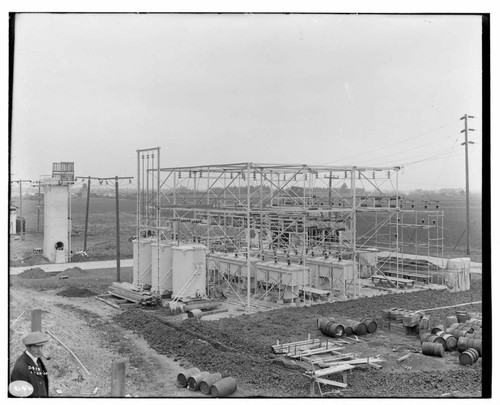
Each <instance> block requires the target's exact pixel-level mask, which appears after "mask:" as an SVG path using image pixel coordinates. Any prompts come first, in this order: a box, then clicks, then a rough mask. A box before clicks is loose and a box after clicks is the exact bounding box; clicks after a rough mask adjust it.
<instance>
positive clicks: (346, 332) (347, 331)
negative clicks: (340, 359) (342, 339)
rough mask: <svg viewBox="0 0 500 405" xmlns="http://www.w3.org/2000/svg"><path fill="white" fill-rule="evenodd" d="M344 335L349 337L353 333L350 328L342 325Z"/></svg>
mask: <svg viewBox="0 0 500 405" xmlns="http://www.w3.org/2000/svg"><path fill="white" fill-rule="evenodd" d="M344 333H345V335H346V336H351V335H353V334H354V331H353V330H352V327H351V326H349V325H344Z"/></svg>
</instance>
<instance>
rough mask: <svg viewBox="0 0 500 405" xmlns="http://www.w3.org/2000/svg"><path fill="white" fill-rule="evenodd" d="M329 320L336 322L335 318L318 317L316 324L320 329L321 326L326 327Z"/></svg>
mask: <svg viewBox="0 0 500 405" xmlns="http://www.w3.org/2000/svg"><path fill="white" fill-rule="evenodd" d="M328 322H335V319H334V318H318V319H316V325H317V326H318V329H319V330H321V328H324V327H325V326H326V325H327V324H328Z"/></svg>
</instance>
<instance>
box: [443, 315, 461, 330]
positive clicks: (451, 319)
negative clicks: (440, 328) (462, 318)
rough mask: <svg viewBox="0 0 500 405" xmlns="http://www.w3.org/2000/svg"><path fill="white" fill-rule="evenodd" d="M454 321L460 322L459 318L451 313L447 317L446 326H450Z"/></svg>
mask: <svg viewBox="0 0 500 405" xmlns="http://www.w3.org/2000/svg"><path fill="white" fill-rule="evenodd" d="M454 323H459V322H458V319H457V317H456V316H454V315H450V316H447V317H446V319H445V321H444V326H447V327H449V326H451V325H453V324H454Z"/></svg>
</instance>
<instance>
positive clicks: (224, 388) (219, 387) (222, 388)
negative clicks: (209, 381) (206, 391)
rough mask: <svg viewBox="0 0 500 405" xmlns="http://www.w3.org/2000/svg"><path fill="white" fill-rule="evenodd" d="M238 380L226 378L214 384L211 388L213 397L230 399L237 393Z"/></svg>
mask: <svg viewBox="0 0 500 405" xmlns="http://www.w3.org/2000/svg"><path fill="white" fill-rule="evenodd" d="M236 387H237V384H236V380H235V379H234V378H233V377H226V378H223V379H221V380H219V381H216V382H215V383H213V385H212V387H211V388H210V394H211V395H212V397H217V398H220V397H228V396H229V395H231V394H232V393H234V392H235V391H236Z"/></svg>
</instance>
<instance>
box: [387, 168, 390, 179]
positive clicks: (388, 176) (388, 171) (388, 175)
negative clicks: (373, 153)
mask: <svg viewBox="0 0 500 405" xmlns="http://www.w3.org/2000/svg"><path fill="white" fill-rule="evenodd" d="M387 178H388V179H390V178H391V171H390V170H387Z"/></svg>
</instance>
